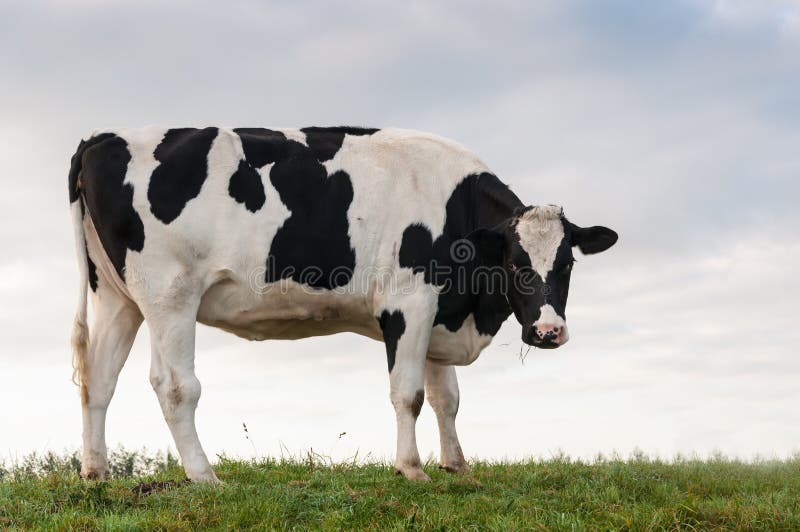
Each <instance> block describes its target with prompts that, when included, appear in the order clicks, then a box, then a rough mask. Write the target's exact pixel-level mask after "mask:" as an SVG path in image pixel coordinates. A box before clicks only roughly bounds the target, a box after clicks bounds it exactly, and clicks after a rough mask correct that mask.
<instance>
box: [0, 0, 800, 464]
mask: <svg viewBox="0 0 800 532" xmlns="http://www.w3.org/2000/svg"><path fill="white" fill-rule="evenodd" d="M188 5H189V4H182V5H171V6H161V5H156V4H151V3H136V4H130V3H128V4H123V5H117V6H116V7H115V9H113V10H110V9H106V8H103V7H101V6H99V5H98V4H95V3H93V2H91V1H86V2H83V1H81V2H66V3H65V2H58V3H55V4H48V3H43V4H32V3H31V4H16V5H14V6H13V7H12V6H5V7H3V8H0V10H2V11H4V12H3V13H0V45H2V46H3V48H4V49H6V50H13V51H14V53H9V54H5V55H4V56H3V57H2V58H0V83H1V84H2V86H3V87H4V89H5V90H6V92H5V93H4V97H3V98H2V99H0V109H2V112H3V116H4V123H3V125H2V126H0V183H2V185H3V186H2V190H3V194H2V195H0V210H2V212H4V218H3V224H1V225H0V246H1V247H2V248H3V249H4V250H6V253H5V254H4V255H2V256H0V376H2V378H3V380H4V386H2V387H0V404H3V405H16V406H15V407H14V408H8V407H5V408H4V409H3V412H2V417H3V419H4V428H7V429H8V430H6V431H4V439H3V441H2V442H1V443H2V445H3V446H5V447H4V448H7V449H9V450H12V451H15V452H16V451H23V450H32V449H41V448H42V447H44V446H48V447H50V448H61V447H62V446H64V445H77V444H78V443H79V434H80V419H79V418H80V416H79V404H78V399H77V394H76V392H75V390H74V387H72V385H71V384H70V383H69V377H70V374H71V372H70V368H69V364H70V355H69V352H68V342H67V335H68V331H69V328H70V322H71V319H72V314H73V312H74V305H75V300H74V298H75V292H76V289H77V287H76V286H75V284H76V269H75V265H74V262H75V259H74V258H73V256H72V253H73V243H72V235H71V229H70V227H69V216H68V212H67V208H66V206H67V199H66V173H67V166H68V161H69V157H70V155H71V154H72V152H73V150H74V148H75V146H76V145H77V142H78V140H79V138H80V137H81V136H83V135H84V134H85V133H86V132H87V131H89V130H91V129H93V128H95V127H103V126H106V125H111V124H126V125H137V124H141V123H148V122H161V123H171V124H181V125H184V124H207V123H214V122H217V123H221V124H227V125H240V124H244V125H265V126H270V125H273V126H274V125H279V126H291V125H307V124H309V123H317V124H326V123H328V124H331V123H357V124H363V125H387V124H388V125H397V126H404V127H416V128H421V129H427V130H432V131H435V132H438V133H440V134H444V135H447V136H450V137H453V138H455V139H456V140H459V141H461V142H463V143H465V144H466V145H468V146H470V147H471V148H472V149H474V150H475V151H476V152H477V153H478V154H480V156H481V157H482V158H483V159H484V160H485V161H486V162H487V163H488V164H489V165H490V166H491V167H493V168H494V169H495V171H496V172H497V173H498V174H499V175H500V176H501V178H502V179H504V180H505V181H506V182H508V183H510V184H511V185H512V188H513V189H514V190H515V191H517V192H518V193H519V195H520V196H521V197H522V198H523V199H524V200H525V201H526V202H529V203H546V202H556V203H561V204H563V205H565V207H566V208H567V214H568V215H569V216H570V217H571V218H572V219H573V220H574V221H576V222H578V223H581V224H585V225H591V224H595V223H602V224H607V225H610V226H612V227H614V228H615V229H618V230H619V232H620V234H621V240H620V242H619V244H618V245H617V247H615V248H614V249H612V250H611V251H610V252H608V253H607V254H602V255H598V256H596V257H585V258H579V260H580V262H579V264H578V266H577V268H576V272H575V275H574V277H573V286H572V290H571V295H570V299H571V300H570V305H569V308H568V315H569V319H570V327H571V331H572V332H573V339H572V341H571V342H570V344H569V345H568V346H566V347H565V348H564V349H561V350H558V351H556V352H542V351H531V352H530V353H529V354H528V357H527V359H526V362H525V364H524V365H521V364H520V362H519V360H518V353H519V347H520V341H519V327H518V326H517V325H516V323H515V322H514V321H513V318H512V319H511V320H510V321H509V322H508V323H507V324H506V326H504V328H503V329H502V330H501V333H500V335H499V337H498V338H497V339H496V341H495V342H494V343H493V344H492V346H491V347H490V348H489V349H488V350H487V352H486V353H484V354H483V355H482V357H481V358H480V359H479V360H478V362H476V363H475V365H473V366H471V367H468V368H463V369H461V370H459V375H461V380H462V383H463V384H462V409H461V414H460V417H459V427H460V430H461V433H462V440H463V443H464V447H465V450H466V452H467V453H468V454H470V455H477V456H481V457H484V458H490V457H494V458H498V457H502V456H504V455H507V456H523V455H528V454H547V453H548V452H550V451H554V450H556V449H558V448H562V449H564V450H566V451H568V452H571V453H576V454H581V455H585V456H592V455H594V454H595V453H597V452H599V451H602V452H610V451H612V450H614V449H617V450H620V451H623V452H625V451H629V450H632V449H633V448H634V447H637V446H638V447H641V448H643V449H644V450H646V451H651V452H659V453H662V454H667V455H668V454H671V453H673V452H676V451H682V452H691V451H698V452H707V451H710V450H712V449H715V448H719V449H722V450H724V451H727V452H730V453H733V454H739V455H742V456H750V455H753V454H755V453H761V454H771V453H778V454H781V455H784V454H787V453H789V452H791V451H792V450H796V449H797V447H796V446H797V444H796V442H797V441H798V437H799V436H800V433H798V430H800V429H795V428H793V427H800V423H798V421H800V419H798V414H797V412H796V408H794V407H795V406H796V404H797V401H798V399H800V396H798V391H797V387H796V386H795V384H794V382H793V378H792V376H793V375H796V374H797V371H798V369H800V367H798V364H800V362H798V360H800V358H798V357H797V356H796V351H797V348H796V346H797V345H798V340H800V338H798V333H797V328H796V326H795V324H794V320H795V319H796V317H797V316H798V315H800V313H798V306H797V305H798V304H797V297H798V295H800V286H798V281H797V280H796V279H797V277H796V273H795V270H796V269H797V267H798V266H800V234H798V232H797V227H799V225H798V214H797V211H796V208H795V205H794V201H795V200H794V198H795V197H796V196H797V195H798V192H800V189H798V185H797V182H796V176H797V174H798V171H800V159H798V154H799V153H800V136H799V135H798V133H797V131H799V130H800V129H798V125H800V114H798V112H797V106H796V105H795V104H796V103H797V100H796V98H797V97H796V93H797V91H796V87H797V86H798V83H800V74H798V71H797V69H796V68H795V67H796V57H797V55H796V48H794V43H793V42H792V41H791V40H790V39H775V38H773V37H774V36H775V35H783V34H785V33H787V32H789V33H791V32H793V31H795V30H796V28H797V26H798V23H797V20H798V14H797V9H796V4H792V3H788V2H777V3H745V2H738V1H737V2H717V3H708V2H704V3H694V4H693V5H689V4H685V3H669V4H663V5H662V6H661V7H660V9H659V10H657V12H656V11H653V12H651V10H649V9H639V8H636V9H634V7H635V6H634V5H633V4H631V5H626V4H625V3H624V2H623V3H617V4H614V6H616V7H615V8H614V9H611V8H608V9H603V10H600V11H598V10H597V9H596V8H590V7H589V5H588V4H581V3H577V2H576V3H564V2H537V3H532V4H531V3H529V4H520V3H512V2H508V3H499V4H493V5H492V6H491V7H486V6H484V5H479V4H469V5H464V4H459V6H458V8H456V6H454V5H442V6H439V5H434V4H430V3H422V2H417V3H413V4H412V5H411V6H410V7H409V6H407V5H406V4H402V5H401V4H392V3H384V4H369V5H367V4H361V3H358V2H354V3H351V4H346V5H344V7H342V6H341V5H337V6H336V7H331V6H330V5H328V4H322V3H320V4H318V5H314V4H311V5H310V7H309V5H306V4H303V5H299V4H275V5H270V6H268V7H265V6H264V5H263V3H259V2H237V3H235V4H232V5H231V6H227V7H226V8H225V9H219V8H218V7H217V6H215V5H212V4H210V3H208V4H202V3H201V4H197V3H192V4H191V6H192V9H190V10H187V6H188ZM687 6H688V7H687ZM612 7H613V6H612ZM654 13H655V14H654ZM629 14H632V17H627V15H629ZM633 15H635V16H633ZM54 18H56V19H59V20H60V23H59V24H56V25H53V24H51V23H50V22H51V20H52V19H54ZM43 28H47V31H43ZM787 28H788V29H787ZM781 32H784V33H783V34H782V33H781ZM147 345H148V342H147V335H146V330H143V331H142V333H141V334H140V338H139V339H138V341H137V343H136V346H135V348H134V351H133V353H132V355H131V360H130V361H129V364H128V367H127V368H126V369H125V370H124V372H123V375H122V378H121V381H120V388H119V390H118V393H117V397H116V399H115V401H114V403H113V404H112V407H111V411H110V414H109V438H110V440H111V441H112V442H116V441H122V442H124V443H126V444H127V445H129V446H138V445H140V444H148V445H149V446H151V447H162V446H164V445H166V444H168V443H169V441H170V440H169V434H168V431H167V430H166V427H165V424H164V423H163V421H162V420H161V419H160V413H159V410H158V404H157V401H156V400H155V396H154V394H153V393H152V391H151V390H150V386H149V383H148V382H147V377H146V375H147V367H146V366H147V359H148V356H147ZM198 348H199V352H198V372H199V373H200V377H201V380H202V381H203V384H204V392H203V393H204V396H203V399H202V400H201V407H200V411H199V415H198V416H199V423H200V432H201V435H202V437H203V439H204V441H205V443H206V446H207V448H208V450H209V451H210V452H212V453H216V452H222V451H223V450H226V451H228V452H232V453H234V454H243V455H248V454H250V453H252V448H251V444H250V443H249V442H248V441H247V440H246V439H244V437H243V434H242V432H241V422H242V421H245V422H247V424H248V428H249V429H250V434H251V436H252V439H253V440H254V442H255V443H256V446H257V449H258V451H259V452H261V453H277V452H279V451H280V446H279V444H278V442H279V441H282V442H283V443H284V444H285V445H286V446H288V447H289V448H290V449H292V450H295V451H299V450H301V449H305V448H308V447H311V446H313V447H314V448H315V449H316V450H320V451H323V452H331V453H333V454H335V455H337V456H339V457H342V456H345V455H348V454H352V453H353V452H355V450H356V449H360V450H361V452H362V453H364V452H367V451H371V452H373V454H375V455H378V456H390V455H391V454H392V452H393V449H392V447H393V441H394V426H393V418H394V416H393V414H392V410H391V406H390V404H389V401H388V398H387V394H388V391H387V386H388V385H387V379H386V374H385V357H384V355H383V351H382V346H381V345H380V344H378V343H376V342H373V341H371V340H366V339H363V338H358V337H355V336H352V335H339V336H334V337H329V338H319V339H313V340H307V341H301V342H266V343H247V342H243V341H241V340H238V339H236V338H234V337H232V336H229V335H225V334H223V333H221V332H218V331H212V330H209V329H207V328H204V327H203V328H201V329H200V333H199V339H198ZM31 390H34V392H33V393H32V392H31ZM22 395H25V397H26V398H27V399H26V401H24V402H21V401H19V397H20V396H22ZM332 398H335V400H332ZM31 420H37V421H36V422H32V421H31ZM342 431H346V432H347V433H348V435H347V436H345V437H343V438H342V439H341V440H340V439H338V434H339V433H340V432H342ZM420 444H421V448H422V450H423V454H427V453H429V452H436V449H437V447H438V444H437V442H436V439H435V423H434V422H433V419H432V414H431V412H430V411H429V410H427V409H426V410H425V413H424V414H423V417H422V419H421V430H420ZM2 450H3V449H0V451H2Z"/></svg>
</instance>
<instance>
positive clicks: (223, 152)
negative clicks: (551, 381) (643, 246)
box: [69, 127, 617, 482]
mask: <svg viewBox="0 0 800 532" xmlns="http://www.w3.org/2000/svg"><path fill="white" fill-rule="evenodd" d="M69 195H70V202H71V210H72V217H73V222H74V229H75V238H76V244H77V252H78V258H79V264H80V272H81V280H80V302H79V306H78V311H77V315H76V318H75V324H74V330H73V336H72V345H73V350H74V367H75V379H76V382H78V383H79V384H80V389H81V399H82V405H83V467H82V475H83V476H85V477H88V478H103V477H104V476H105V474H106V472H107V467H108V466H107V460H106V444H105V416H106V410H107V408H108V405H109V402H110V400H111V396H112V395H113V393H114V388H115V386H116V382H117V376H118V374H119V371H120V369H121V368H122V366H123V364H124V363H125V360H126V358H127V356H128V352H129V350H130V348H131V344H132V343H133V340H134V337H135V335H136V332H137V330H138V329H139V326H140V325H141V323H142V321H147V324H148V327H149V329H150V334H151V337H152V363H151V364H152V365H151V371H150V382H151V383H152V385H153V388H154V389H155V391H156V394H157V395H158V400H159V402H160V404H161V408H162V410H163V413H164V417H165V419H166V421H167V424H168V425H169V428H170V431H171V432H172V435H173V437H174V439H175V444H176V446H177V449H178V452H179V453H180V456H181V459H182V462H183V465H184V467H185V469H186V474H187V475H188V477H189V478H190V479H192V480H195V481H206V482H209V481H216V476H215V475H214V472H213V470H212V469H211V466H210V465H209V462H208V459H207V458H206V454H205V452H204V451H203V448H202V447H201V445H200V441H199V439H198V437H197V432H196V430H195V419H194V416H195V408H196V406H197V402H198V399H199V397H200V382H199V381H198V379H197V377H196V376H195V371H194V351H195V345H194V342H195V326H196V322H200V323H204V324H207V325H210V326H213V327H219V328H221V329H225V330H227V331H230V332H232V333H234V334H236V335H238V336H242V337H244V338H248V339H257V340H262V339H268V338H283V339H295V338H305V337H309V336H319V335H327V334H333V333H337V332H342V331H351V332H355V333H359V334H362V335H364V336H368V337H370V338H374V339H376V340H380V341H383V342H385V344H386V354H387V359H388V367H389V381H390V397H391V401H392V404H393V405H394V408H395V410H396V414H397V456H396V462H395V467H396V469H397V471H399V472H401V473H402V474H404V475H405V476H406V477H408V478H412V479H427V476H426V475H425V473H424V472H423V470H422V468H421V465H420V459H419V454H418V451H417V444H416V437H415V423H416V419H417V416H418V415H419V412H420V409H421V408H422V403H423V399H424V397H425V395H426V392H427V397H428V401H429V403H430V405H431V406H432V407H433V410H434V411H435V413H436V416H437V419H438V424H439V431H440V436H441V466H442V467H443V468H445V469H447V470H450V471H456V472H458V471H464V470H466V468H467V466H466V464H465V462H464V456H463V454H462V452H461V447H460V445H459V442H458V437H457V435H456V430H455V416H456V412H457V410H458V398H459V392H458V384H457V381H456V374H455V370H454V368H453V366H457V365H466V364H470V363H471V362H473V361H474V360H475V359H476V358H477V357H478V355H479V354H480V352H481V350H483V349H484V348H485V347H486V346H487V345H488V344H489V342H490V341H491V339H492V337H493V336H494V335H495V334H496V333H497V331H498V329H499V328H500V325H501V324H502V323H503V322H504V321H505V320H506V318H508V316H509V315H510V314H511V313H512V312H513V313H514V314H515V315H516V317H517V319H518V320H519V322H520V323H521V324H522V340H523V341H524V342H526V343H528V344H530V345H534V346H538V347H557V346H559V345H562V344H564V343H565V342H566V341H567V339H568V331H567V326H566V323H565V321H564V319H565V313H564V308H565V306H566V301H567V290H568V287H569V279H570V273H571V269H572V265H573V262H574V259H573V255H572V248H573V247H574V246H577V247H578V248H579V249H580V250H581V251H582V252H583V253H585V254H590V253H598V252H600V251H604V250H606V249H608V248H609V247H611V246H612V245H613V244H614V243H615V241H616V239H617V235H616V233H614V232H613V231H612V230H610V229H607V228H605V227H589V228H581V227H578V226H577V225H575V224H573V223H571V222H569V221H568V220H567V219H566V218H565V217H564V214H563V212H562V210H561V208H560V207H556V206H552V205H548V206H539V207H526V206H524V205H523V203H522V202H521V201H520V200H519V199H518V198H517V197H516V196H515V195H514V194H513V193H512V192H511V191H510V190H509V189H508V187H507V186H506V185H504V184H503V183H502V182H501V181H500V180H499V179H497V177H495V176H494V175H493V174H492V173H490V171H489V170H488V168H487V167H486V166H485V165H484V164H483V163H482V162H481V161H480V160H479V159H478V158H477V157H476V156H475V155H473V154H472V153H470V152H469V151H467V150H466V149H464V148H463V147H461V146H460V145H458V144H456V143H454V142H451V141H449V140H446V139H442V138H439V137H436V136H433V135H429V134H426V133H420V132H416V131H407V130H400V129H361V128H351V127H334V128H319V127H309V128H304V129H299V130H298V129H262V128H241V129H223V128H216V127H207V128H204V129H194V128H185V129H166V128H161V127H147V128H141V129H121V130H113V131H100V132H95V133H93V134H92V135H91V136H90V137H89V138H88V139H87V140H84V141H82V142H81V143H80V145H79V146H78V150H77V152H76V153H75V155H74V156H73V158H72V167H71V169H70V173H69ZM87 285H88V286H89V287H90V289H91V296H92V305H93V308H94V323H93V325H92V328H91V334H90V333H89V328H88V326H87V323H86V315H87V312H86V305H87V296H86V294H87ZM423 390H425V391H423Z"/></svg>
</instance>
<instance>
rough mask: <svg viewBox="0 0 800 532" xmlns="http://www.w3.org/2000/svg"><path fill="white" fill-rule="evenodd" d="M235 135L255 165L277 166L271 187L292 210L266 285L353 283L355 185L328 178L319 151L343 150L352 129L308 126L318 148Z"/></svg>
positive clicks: (265, 134)
mask: <svg viewBox="0 0 800 532" xmlns="http://www.w3.org/2000/svg"><path fill="white" fill-rule="evenodd" d="M329 129H330V131H328V130H329ZM235 131H236V133H237V134H238V135H239V137H240V138H241V139H242V147H243V150H244V154H245V159H246V162H247V163H249V164H250V166H252V167H253V168H261V167H263V166H265V165H267V164H270V163H272V164H273V166H272V168H271V169H270V172H269V178H270V183H271V184H272V186H274V187H275V189H276V190H277V191H278V194H279V196H280V199H281V202H283V204H284V205H286V207H287V208H288V209H289V211H290V212H291V214H290V216H289V218H288V219H287V220H286V221H285V222H284V223H283V225H282V226H281V228H280V229H279V230H278V232H277V233H276V234H275V237H274V238H273V240H272V245H271V247H270V251H269V255H268V258H267V272H266V275H265V280H266V282H268V283H271V282H276V281H278V280H280V279H293V280H295V281H297V282H298V283H303V284H306V285H309V286H311V287H313V288H327V289H332V288H335V287H338V286H344V285H346V284H347V283H349V282H350V279H351V278H352V275H353V269H354V268H355V262H356V257H355V251H354V250H353V248H352V247H351V245H350V237H349V235H348V231H349V224H348V221H347V210H348V209H349V208H350V204H351V203H352V201H353V185H352V183H351V182H350V176H349V175H348V174H347V173H346V172H344V171H337V172H334V173H333V174H331V175H328V171H327V169H326V168H325V166H324V165H323V164H322V163H321V162H320V156H319V153H320V151H319V150H320V149H322V150H323V151H325V150H327V151H328V152H330V150H329V149H328V148H327V146H331V145H334V144H336V145H337V146H341V142H342V139H343V138H344V135H345V134H351V131H350V130H348V129H347V128H306V129H305V130H303V131H307V135H308V134H309V133H308V131H310V132H311V136H312V137H313V138H314V140H313V141H309V143H310V144H315V145H316V146H317V148H318V149H317V150H314V149H312V148H311V147H310V146H306V145H304V144H302V143H300V142H297V141H295V140H291V139H287V138H286V136H285V135H284V134H283V133H280V132H277V131H272V130H269V129H260V128H242V129H236V130H235ZM353 131H358V132H359V133H354V134H368V133H366V132H364V133H361V131H362V130H353ZM364 131H367V130H364ZM370 131H371V130H370ZM339 137H342V139H339ZM337 139H339V140H337ZM337 143H338V144H337ZM321 146H322V148H321ZM336 149H338V147H337V148H336ZM334 153H335V150H334ZM331 156H332V154H331ZM240 168H241V166H240Z"/></svg>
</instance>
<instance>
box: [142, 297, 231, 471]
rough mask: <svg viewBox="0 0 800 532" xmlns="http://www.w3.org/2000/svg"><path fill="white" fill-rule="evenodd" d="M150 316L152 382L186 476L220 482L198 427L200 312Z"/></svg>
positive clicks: (172, 312) (171, 312)
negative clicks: (196, 366) (197, 338)
mask: <svg viewBox="0 0 800 532" xmlns="http://www.w3.org/2000/svg"><path fill="white" fill-rule="evenodd" d="M159 314H160V315H159V316H158V318H157V319H150V318H149V317H148V320H147V321H148V326H149V327H150V334H151V337H152V359H151V365H150V383H151V384H152V385H153V389H154V390H155V392H156V395H158V402H159V403H160V404H161V410H162V412H163V413H164V419H165V420H166V421H167V425H168V426H169V430H170V432H171V433H172V438H173V439H174V440H175V446H176V447H177V448H178V454H180V456H181V461H182V462H183V467H184V469H185V470H186V476H187V477H188V478H189V479H190V480H193V481H196V482H219V481H218V480H217V477H216V475H215V474H214V471H213V470H212V469H211V464H209V462H208V458H207V457H206V453H205V451H203V447H202V446H201V445H200V439H199V438H198V436H197V429H196V427H195V409H196V408H197V403H198V401H199V400H200V381H199V380H198V379H197V376H196V375H195V372H194V342H195V327H196V324H195V319H196V316H197V312H196V310H195V309H194V308H193V309H192V311H191V312H186V311H181V312H179V313H178V312H176V311H169V312H163V313H159Z"/></svg>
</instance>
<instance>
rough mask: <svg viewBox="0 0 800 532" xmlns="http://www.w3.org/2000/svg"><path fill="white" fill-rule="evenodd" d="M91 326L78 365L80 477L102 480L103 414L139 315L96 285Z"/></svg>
mask: <svg viewBox="0 0 800 532" xmlns="http://www.w3.org/2000/svg"><path fill="white" fill-rule="evenodd" d="M92 307H93V309H94V314H95V318H94V323H93V324H92V327H91V330H90V339H89V349H88V352H87V355H86V358H85V360H83V361H82V366H83V367H82V371H81V383H80V384H81V404H82V410H83V460H82V463H81V476H82V477H84V478H90V479H104V478H105V477H106V474H107V472H108V458H107V449H106V412H107V411H108V405H109V403H110V402H111V397H112V396H113V395H114V390H115V389H116V386H117V378H118V377H119V372H120V371H121V370H122V366H123V365H124V364H125V361H126V360H127V359H128V354H129V353H130V350H131V346H132V345H133V340H134V339H135V337H136V332H137V331H138V330H139V326H140V325H141V323H142V315H141V314H140V313H139V310H138V309H137V308H136V306H135V305H133V304H132V303H131V302H129V301H127V300H124V299H122V298H121V297H120V296H118V295H117V294H116V293H114V292H113V291H112V290H111V289H109V288H107V287H105V286H104V285H100V286H99V287H98V291H97V293H96V294H95V295H93V298H92Z"/></svg>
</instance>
